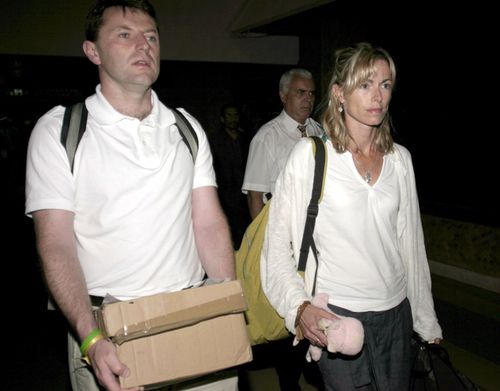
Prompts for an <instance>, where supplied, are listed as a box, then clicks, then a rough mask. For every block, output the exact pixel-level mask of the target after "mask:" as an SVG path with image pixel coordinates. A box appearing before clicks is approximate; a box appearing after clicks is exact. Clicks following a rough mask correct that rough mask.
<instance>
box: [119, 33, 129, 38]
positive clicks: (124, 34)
mask: <svg viewBox="0 0 500 391" xmlns="http://www.w3.org/2000/svg"><path fill="white" fill-rule="evenodd" d="M118 36H119V37H120V38H128V37H129V33H120V34H119V35H118Z"/></svg>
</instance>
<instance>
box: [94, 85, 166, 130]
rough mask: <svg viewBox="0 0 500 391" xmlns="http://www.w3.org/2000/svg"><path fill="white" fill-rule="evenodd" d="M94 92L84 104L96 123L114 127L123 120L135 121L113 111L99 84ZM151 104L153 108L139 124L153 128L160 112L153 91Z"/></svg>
mask: <svg viewBox="0 0 500 391" xmlns="http://www.w3.org/2000/svg"><path fill="white" fill-rule="evenodd" d="M95 91H96V93H95V94H94V95H92V96H90V97H89V98H87V99H86V101H85V103H86V105H87V109H88V110H89V111H90V112H91V113H92V116H93V117H94V119H95V120H96V121H97V122H98V123H100V124H101V125H114V124H117V123H118V122H120V121H123V120H136V119H137V118H134V117H130V116H128V115H125V114H122V113H120V112H118V111H117V110H115V109H114V108H113V106H111V104H110V103H109V102H108V100H107V99H106V98H105V97H104V95H103V94H102V92H101V85H100V84H99V85H98V86H97V87H96V89H95ZM151 103H152V106H153V109H152V110H151V113H150V114H149V115H148V116H147V117H146V118H144V119H143V120H142V121H141V122H143V123H147V124H148V125H151V126H154V124H155V123H157V122H158V116H159V111H160V107H159V101H158V97H157V95H156V93H155V92H154V91H151Z"/></svg>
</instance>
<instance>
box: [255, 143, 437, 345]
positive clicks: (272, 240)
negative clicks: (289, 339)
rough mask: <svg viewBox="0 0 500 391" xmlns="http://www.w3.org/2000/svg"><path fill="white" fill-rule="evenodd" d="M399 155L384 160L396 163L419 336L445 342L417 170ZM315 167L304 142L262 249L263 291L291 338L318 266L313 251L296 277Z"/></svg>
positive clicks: (287, 171) (402, 240)
mask: <svg viewBox="0 0 500 391" xmlns="http://www.w3.org/2000/svg"><path fill="white" fill-rule="evenodd" d="M326 146H327V159H328V155H330V154H333V153H336V152H335V150H334V149H333V146H332V144H331V142H330V141H327V142H326ZM394 149H395V150H394V152H393V153H390V154H388V155H386V156H385V157H384V159H392V160H393V164H394V167H395V169H396V172H397V177H398V182H399V191H400V195H399V198H400V205H399V211H398V216H397V227H396V232H397V236H398V245H399V249H400V253H401V254H400V255H401V258H402V260H403V263H404V268H405V274H406V283H407V297H408V299H409V301H410V304H411V308H412V315H413V328H414V330H415V331H416V332H417V333H419V334H420V336H421V337H422V338H424V339H425V340H428V341H431V340H434V339H435V338H442V331H441V327H440V326H439V323H438V321H437V317H436V314H435V311H434V303H433V298H432V292H431V278H430V272H429V265H428V261H427V256H426V252H425V245H424V236H423V230H422V223H421V218H420V210H419V204H418V198H417V190H416V185H415V176H414V171H413V164H412V161H411V155H410V153H409V151H408V150H407V149H406V148H404V147H403V146H401V145H398V144H395V147H394ZM314 165H315V160H314V155H313V145H312V142H311V140H306V139H304V140H301V141H300V142H299V143H298V144H297V145H296V146H295V148H294V149H293V151H292V152H291V154H290V156H289V159H288V161H287V164H286V166H285V168H284V169H283V171H282V172H281V173H280V175H279V177H278V180H277V183H276V189H275V192H274V194H273V199H272V202H271V205H270V209H269V221H268V223H267V229H266V234H265V239H264V245H263V249H262V257H261V279H262V287H263V290H264V292H265V294H266V295H267V297H268V299H269V301H270V303H271V304H272V305H273V306H274V307H275V308H276V310H277V312H278V313H279V314H280V315H281V316H282V317H284V319H285V322H286V326H287V328H288V329H289V330H290V331H291V332H292V333H295V325H294V323H295V317H296V314H297V308H298V306H299V305H300V304H302V303H303V302H304V300H310V299H311V291H312V284H313V281H314V275H315V272H316V262H315V260H314V256H313V254H312V251H310V252H309V257H308V261H307V267H306V271H305V275H304V278H302V277H301V276H300V275H299V274H298V273H297V263H298V260H299V253H300V245H301V241H302V235H303V231H304V224H305V220H306V212H307V206H308V204H309V201H310V198H311V191H312V180H313V172H314ZM327 166H328V164H327ZM327 177H328V176H325V178H327ZM319 213H320V214H321V204H320V207H319Z"/></svg>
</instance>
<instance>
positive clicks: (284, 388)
mask: <svg viewBox="0 0 500 391" xmlns="http://www.w3.org/2000/svg"><path fill="white" fill-rule="evenodd" d="M293 338H294V337H293V336H292V337H289V338H286V339H282V340H279V341H273V342H270V343H267V344H262V345H256V346H253V347H252V352H253V361H252V362H251V363H248V364H246V365H245V366H243V367H242V368H241V370H240V373H239V376H240V383H239V391H248V390H249V388H248V385H247V383H246V380H245V378H246V373H245V372H246V371H248V370H258V369H262V368H270V367H272V368H275V369H276V374H277V375H278V380H279V385H280V390H281V391H300V390H301V388H300V385H299V380H300V377H301V375H304V378H305V380H306V381H307V382H308V383H310V384H312V385H314V386H315V387H316V388H317V389H318V390H323V386H322V383H323V382H322V379H321V373H320V372H319V369H318V365H317V363H315V362H312V363H308V362H307V361H306V359H305V357H306V353H307V349H308V347H309V344H308V342H307V341H306V340H303V341H301V342H300V343H299V344H298V345H297V346H293V344H292V342H293Z"/></svg>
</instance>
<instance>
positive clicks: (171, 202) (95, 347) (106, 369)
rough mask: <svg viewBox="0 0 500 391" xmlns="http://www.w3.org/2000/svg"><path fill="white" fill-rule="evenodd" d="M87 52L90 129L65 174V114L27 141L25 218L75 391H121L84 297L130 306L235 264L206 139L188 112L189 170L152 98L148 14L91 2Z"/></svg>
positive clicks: (113, 357)
mask: <svg viewBox="0 0 500 391" xmlns="http://www.w3.org/2000/svg"><path fill="white" fill-rule="evenodd" d="M83 50H84V52H85V54H86V56H87V57H88V58H89V60H90V61H91V62H92V63H94V64H95V65H96V66H97V67H98V71H99V79H100V84H99V85H98V86H97V88H96V93H95V94H94V95H92V96H90V97H89V98H87V99H86V101H85V104H86V107H87V109H88V120H87V127H86V131H85V133H84V134H83V137H82V139H81V142H80V144H79V146H78V149H77V152H76V155H75V160H74V167H73V173H72V172H71V169H70V164H69V161H68V157H67V155H66V151H65V149H64V146H63V145H62V143H61V142H60V136H61V124H62V122H63V115H64V107H62V106H57V107H55V108H53V109H52V110H50V111H49V112H48V113H46V114H45V115H43V116H42V117H41V118H40V120H39V121H38V122H37V124H36V126H35V128H34V129H33V132H32V135H31V138H30V142H29V147H28V159H27V171H26V210H25V211H26V214H28V215H31V216H32V217H33V221H34V225H35V232H36V239H37V248H38V252H39V254H40V258H41V262H42V268H43V272H44V275H45V279H46V281H47V286H48V288H49V290H50V293H51V295H52V297H53V298H54V300H55V302H56V303H57V305H58V307H59V308H60V310H61V312H62V313H63V314H64V316H65V317H66V319H67V320H68V323H69V324H70V326H71V327H72V331H73V332H72V333H71V336H70V342H69V344H68V348H69V353H70V356H69V364H70V377H71V383H72V387H73V390H79V391H94V390H95V391H97V390H100V389H101V388H100V387H99V384H100V385H102V386H104V387H105V389H107V390H111V391H118V390H121V387H120V385H119V382H118V378H117V377H118V376H125V377H126V376H128V374H129V369H128V368H127V367H126V366H125V365H124V364H123V363H122V362H120V361H119V359H118V356H117V354H116V350H115V347H114V345H113V344H112V343H111V342H109V341H108V340H107V339H103V338H102V333H101V331H100V330H99V329H98V326H97V324H96V321H95V319H94V316H93V313H92V305H91V301H90V298H89V295H92V296H101V297H102V296H105V295H107V294H110V295H112V296H115V297H117V298H119V299H130V298H136V297H140V296H145V295H152V294H155V293H160V292H168V291H178V290H181V289H184V288H187V287H190V286H193V285H196V284H199V283H200V282H201V281H202V280H203V279H204V277H205V274H206V275H208V277H211V278H214V279H226V278H229V279H233V278H234V277H235V273H234V256H233V248H232V244H231V240H230V234H229V227H228V225H227V222H226V219H225V217H224V214H223V212H222V209H221V207H220V205H219V201H218V198H217V192H216V187H215V186H216V184H215V175H214V171H213V168H212V156H211V154H210V148H209V145H208V141H207V138H206V135H205V133H204V132H203V130H202V128H201V126H200V124H199V123H198V122H197V121H196V120H195V119H194V118H193V117H191V116H190V115H189V114H187V113H186V112H185V111H184V112H183V113H184V115H185V116H186V117H187V118H188V120H189V122H190V123H191V124H192V126H193V128H194V129H195V132H196V135H197V138H198V146H199V148H198V153H197V154H196V159H195V161H193V156H191V154H190V152H189V149H188V147H187V145H186V144H185V143H184V142H183V140H182V137H181V134H180V132H179V129H178V128H177V127H176V125H175V118H174V114H173V112H172V110H170V109H168V108H167V107H166V106H165V105H163V104H162V102H160V101H159V99H158V96H157V95H156V94H155V93H154V91H153V90H152V88H151V86H152V84H153V83H154V82H155V81H156V79H157V77H158V74H159V70H160V42H159V33H158V27H157V22H156V17H155V11H154V9H153V7H152V5H151V4H150V3H149V2H148V1H147V0H122V1H116V0H113V1H111V0H100V1H98V2H96V4H95V5H94V7H93V8H92V10H91V11H90V12H89V14H88V16H87V20H86V40H85V41H84V43H83ZM193 343H194V342H193ZM80 344H81V345H80ZM191 348H195V347H194V346H193V347H191ZM80 350H81V351H82V352H84V353H83V356H84V358H85V359H86V360H87V361H88V362H89V363H90V364H91V366H88V365H86V364H85V363H84V361H83V360H82V353H81V352H80ZM171 354H172V355H173V356H175V354H176V352H175V351H172V352H171ZM208 381H209V382H211V386H208V385H207V386H206V387H210V388H209V389H210V390H225V391H229V390H230V391H234V390H236V389H237V378H236V376H234V375H233V376H229V377H228V378H227V379H224V380H222V381H220V380H219V381H217V382H215V383H214V382H213V381H212V380H208ZM214 384H215V385H214ZM187 387H189V386H187ZM203 387H205V386H203ZM178 389H186V388H182V386H181V385H179V386H178ZM196 389H197V390H201V389H207V388H196Z"/></svg>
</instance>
